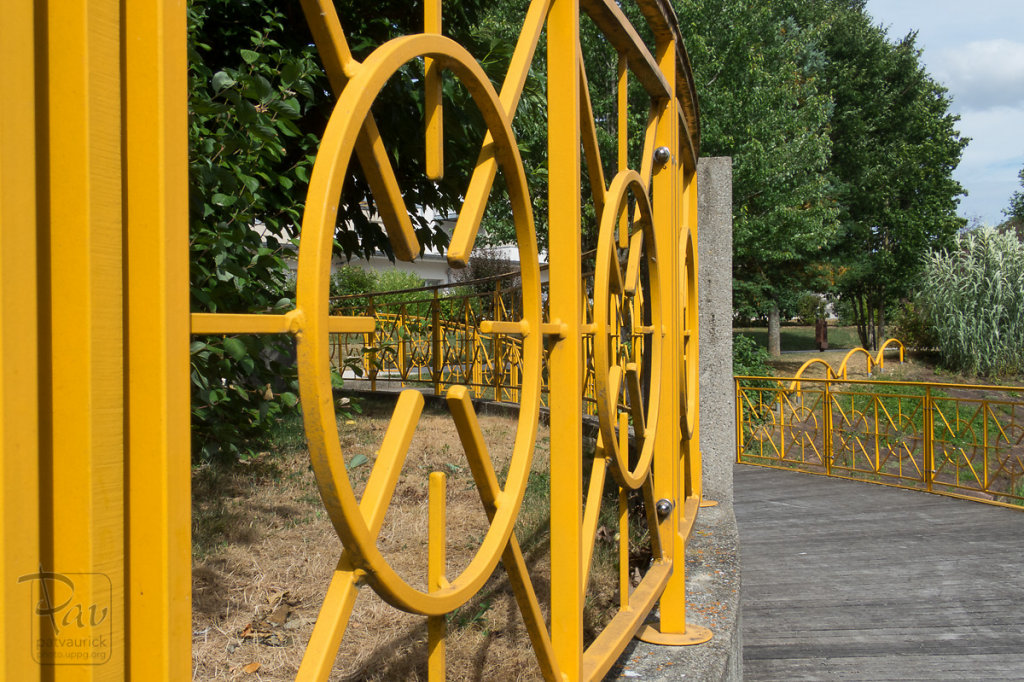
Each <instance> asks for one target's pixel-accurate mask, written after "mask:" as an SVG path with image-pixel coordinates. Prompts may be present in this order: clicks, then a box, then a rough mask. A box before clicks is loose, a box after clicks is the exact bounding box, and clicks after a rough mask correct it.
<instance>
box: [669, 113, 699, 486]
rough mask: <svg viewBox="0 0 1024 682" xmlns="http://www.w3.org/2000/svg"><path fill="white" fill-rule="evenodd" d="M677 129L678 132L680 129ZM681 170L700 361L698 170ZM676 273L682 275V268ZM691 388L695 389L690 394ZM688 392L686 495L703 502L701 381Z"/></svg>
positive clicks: (690, 306)
mask: <svg viewBox="0 0 1024 682" xmlns="http://www.w3.org/2000/svg"><path fill="white" fill-rule="evenodd" d="M676 130H677V131H678V128H676ZM677 170H678V173H679V176H680V180H681V182H682V184H683V191H682V197H681V200H682V201H681V203H682V212H683V225H682V229H681V230H680V232H679V234H678V238H679V239H682V240H684V243H685V239H686V237H687V232H688V233H689V237H690V239H691V241H692V244H693V264H692V270H693V288H692V290H690V289H689V288H688V289H687V296H688V297H689V300H688V301H687V302H686V315H687V316H688V318H689V320H688V322H687V324H688V326H689V332H690V333H689V337H688V339H687V342H686V357H687V358H691V357H697V358H700V329H699V324H700V316H699V315H698V314H697V307H698V301H699V300H700V292H699V291H698V287H699V286H700V277H698V276H697V274H696V273H698V272H700V269H699V268H700V260H699V258H700V256H699V254H700V250H699V249H698V248H697V234H698V230H697V169H696V168H690V167H684V166H683V164H682V163H680V164H679V167H678V169H677ZM676 272H679V268H678V266H677V268H676ZM684 285H686V286H688V284H687V283H684ZM676 291H680V288H679V287H677V288H676ZM681 308H682V306H677V308H676V310H680V309H681ZM698 365H699V362H698V363H694V364H693V365H692V366H693V367H697V366H698ZM688 376H689V375H688ZM690 388H692V389H693V390H692V391H689V389H690ZM687 391H688V392H692V393H693V395H687V401H688V402H689V401H692V402H693V404H694V405H695V409H694V414H695V415H697V416H696V418H695V419H694V423H693V430H692V432H691V433H690V434H689V438H686V439H685V440H686V443H685V444H684V448H683V452H684V453H685V457H686V471H685V475H686V482H685V484H684V486H683V488H684V489H683V495H684V497H687V498H689V497H693V498H696V499H700V498H702V497H703V495H704V490H703V483H702V481H703V462H702V460H701V452H700V381H697V380H692V381H691V383H690V387H689V388H687Z"/></svg>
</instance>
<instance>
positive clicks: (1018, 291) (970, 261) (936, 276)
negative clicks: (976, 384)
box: [922, 228, 1024, 375]
mask: <svg viewBox="0 0 1024 682" xmlns="http://www.w3.org/2000/svg"><path fill="white" fill-rule="evenodd" d="M922 284H923V286H922V302H923V303H924V304H925V305H926V306H927V308H928V311H929V315H930V317H931V327H932V330H933V331H934V333H935V338H936V340H937V342H938V348H939V353H940V355H941V357H942V361H943V364H945V365H946V366H948V367H949V368H950V369H953V370H957V371H963V372H970V373H976V374H989V375H1006V374H1019V373H1021V372H1024V244H1022V243H1021V242H1020V240H1018V239H1017V238H1016V236H1015V235H1012V234H1000V233H999V232H997V231H996V230H994V229H992V228H983V229H980V230H974V231H971V232H968V233H966V234H962V235H959V236H958V237H957V239H956V243H955V245H954V247H953V248H952V249H951V250H948V251H946V250H943V251H937V252H933V253H930V254H929V255H928V256H927V257H926V263H925V272H924V281H923V283H922Z"/></svg>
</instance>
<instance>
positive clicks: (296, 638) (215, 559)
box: [193, 408, 617, 680]
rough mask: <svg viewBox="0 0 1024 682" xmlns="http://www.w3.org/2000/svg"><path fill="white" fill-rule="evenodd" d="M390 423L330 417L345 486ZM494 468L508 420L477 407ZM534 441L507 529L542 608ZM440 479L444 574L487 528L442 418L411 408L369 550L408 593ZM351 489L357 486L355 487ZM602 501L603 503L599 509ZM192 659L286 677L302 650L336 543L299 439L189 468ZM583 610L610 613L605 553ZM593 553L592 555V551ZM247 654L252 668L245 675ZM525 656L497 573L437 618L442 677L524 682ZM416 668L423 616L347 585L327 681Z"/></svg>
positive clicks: (528, 664) (517, 621) (418, 671)
mask: <svg viewBox="0 0 1024 682" xmlns="http://www.w3.org/2000/svg"><path fill="white" fill-rule="evenodd" d="M389 419H390V409H389V408H386V409H374V410H371V411H368V413H367V414H366V415H363V416H360V417H359V418H358V419H357V420H356V421H355V422H354V423H352V422H348V423H346V422H345V421H342V422H341V423H340V424H339V431H340V433H341V440H342V445H343V447H344V450H345V453H346V456H347V457H348V458H349V461H352V459H351V458H353V457H355V456H356V455H360V454H362V455H365V456H366V457H367V458H368V462H367V463H366V464H363V465H361V466H357V467H355V468H353V469H351V470H350V475H351V476H352V477H353V479H354V484H355V485H356V486H357V488H361V486H362V485H363V484H364V483H365V480H366V478H367V476H368V475H369V472H370V470H371V468H372V463H373V461H374V458H375V449H376V447H377V446H378V444H379V443H380V441H381V439H382V437H383V435H384V431H385V429H386V428H387V424H388V421H389ZM480 422H481V426H482V430H483V433H484V435H485V438H486V439H487V441H488V447H489V450H490V452H491V453H492V459H493V461H494V467H495V469H496V470H497V471H498V472H499V478H503V472H504V470H505V466H506V464H507V458H508V454H509V453H510V452H511V446H512V443H513V442H514V438H515V428H516V422H515V421H514V420H513V419H509V418H506V417H500V416H487V415H484V416H481V418H480ZM548 455H549V449H548V438H547V429H546V428H543V427H542V428H541V430H540V433H539V438H538V443H537V446H536V454H535V459H534V464H533V472H532V473H531V477H530V483H529V486H528V490H527V494H526V500H525V502H524V509H523V512H522V513H521V515H520V518H519V520H518V522H517V527H516V534H517V537H518V538H519V541H520V543H521V544H522V546H523V551H524V554H525V555H526V560H527V563H528V565H529V566H530V571H531V577H532V579H533V584H534V587H535V589H536V590H537V593H538V598H539V600H540V603H541V605H542V607H543V608H544V609H545V610H546V609H547V605H548V602H549V594H548V588H547V585H548V574H549V553H548V516H547V513H548V512H547V496H548V487H549V486H548V477H547V467H548ZM431 471H444V472H445V473H446V474H447V475H448V493H447V505H448V543H447V551H448V575H449V577H454V576H455V575H457V573H458V571H460V570H461V568H462V567H464V566H465V565H466V564H468V562H469V561H470V559H471V558H472V556H473V553H474V552H475V551H476V548H477V546H478V545H479V542H480V540H481V539H482V538H483V536H484V533H485V532H486V529H487V522H486V516H485V515H484V513H483V508H482V506H481V503H480V499H479V496H478V494H477V492H476V489H475V487H474V486H473V482H472V477H471V474H470V472H469V468H468V466H467V464H466V459H465V455H464V454H463V451H462V447H461V445H460V443H459V440H458V436H457V434H456V432H455V428H454V424H453V423H452V421H451V417H450V416H448V415H447V414H446V413H431V412H429V411H428V412H425V413H424V415H423V418H422V420H421V421H420V424H419V426H418V428H417V430H416V436H415V438H414V440H413V443H412V447H411V448H410V452H409V458H408V460H407V461H406V462H405V465H404V467H403V471H402V476H401V478H400V480H399V483H398V487H397V490H396V493H395V497H394V499H393V501H392V505H391V507H390V508H389V510H388V513H387V516H386V519H385V523H384V527H383V529H382V531H381V533H380V537H379V541H378V546H379V547H380V549H381V551H382V552H383V553H384V555H385V557H387V558H388V560H389V561H390V562H391V563H392V565H393V566H394V567H395V568H396V570H397V571H398V572H399V573H400V574H401V575H402V576H403V577H405V578H406V579H407V580H408V581H409V582H410V583H411V584H413V585H414V586H416V587H419V588H420V589H422V588H423V587H424V586H425V584H426V566H427V548H426V537H427V531H426V528H427V505H426V499H427V477H428V475H429V473H430V472H431ZM357 492H359V491H358V490H357ZM609 511H611V510H610V509H609ZM193 534H194V561H193V592H194V594H193V630H194V632H193V668H194V676H195V678H196V679H203V680H233V679H245V680H256V679H259V680H285V679H293V678H294V676H295V673H296V671H297V670H298V666H299V663H300V662H301V660H302V653H303V651H304V650H305V646H306V642H307V640H308V638H309V635H310V632H311V631H312V628H313V623H314V622H315V619H316V617H317V613H318V611H319V608H320V604H321V601H322V600H323V596H324V593H325V591H326V588H327V585H328V582H329V580H330V577H331V573H332V570H333V568H334V566H335V564H336V562H337V559H338V557H339V556H340V554H341V549H342V548H341V543H340V541H339V540H338V538H337V536H336V534H335V533H334V529H333V527H332V526H331V524H330V521H329V520H328V518H327V516H326V513H325V512H324V510H323V507H322V504H321V502H320V498H319V494H318V492H317V490H316V484H315V481H314V477H313V474H312V471H311V469H310V466H309V463H308V455H307V453H306V452H305V451H304V450H303V449H301V448H292V449H290V450H286V451H282V452H275V453H265V454H264V455H262V456H261V457H259V458H257V459H255V460H253V461H252V462H250V463H249V464H248V465H244V466H239V467H236V468H234V469H232V470H229V471H224V470H217V469H213V468H202V469H197V470H196V471H195V472H194V475H193ZM597 553H598V555H599V557H598V559H599V562H598V564H599V565H598V566H596V567H595V569H594V579H593V580H592V588H591V591H590V593H589V595H588V600H589V601H588V603H589V604H590V605H591V608H590V609H589V610H588V613H587V615H586V619H587V622H588V625H589V626H590V627H591V628H592V629H596V628H599V627H601V626H602V625H603V624H604V622H606V621H607V619H608V618H609V617H610V615H612V614H613V607H614V604H615V602H616V601H617V594H616V593H615V590H614V585H615V584H616V581H615V578H614V575H615V570H616V567H615V566H614V559H613V558H612V557H613V555H614V550H613V549H612V548H611V547H610V546H609V547H607V548H602V547H599V548H598V552H597ZM602 557H603V558H604V559H605V561H603V562H602V561H601V559H602ZM255 664H259V667H258V670H256V671H255V672H252V673H248V672H246V671H247V670H252V669H253V668H254V667H255ZM536 670H537V668H536V662H535V660H534V656H533V653H532V651H531V648H530V644H529V639H528V637H527V635H526V631H525V628H524V626H523V623H522V618H521V616H520V615H519V611H518V607H517V606H516V604H515V600H514V598H513V596H512V592H511V589H510V588H509V586H508V581H507V579H506V577H505V573H504V571H503V570H502V569H501V567H500V564H499V568H498V569H497V571H496V572H495V575H494V576H493V577H492V578H491V580H490V581H489V582H488V584H487V585H486V586H485V588H484V589H483V590H482V591H481V593H480V594H479V595H477V596H476V597H475V598H474V599H472V600H471V601H470V602H469V603H467V604H466V605H465V606H463V607H462V608H461V609H459V610H458V611H457V612H455V613H454V614H452V615H450V616H449V639H448V677H449V679H457V680H461V679H468V680H492V679H504V680H520V679H522V680H526V679H535V678H536V677H537V672H536ZM425 677H426V621H425V619H424V618H422V617H419V616H412V615H409V614H405V613H403V612H400V611H398V610H396V609H394V608H392V607H391V606H389V605H387V604H385V603H384V602H383V601H382V600H381V599H380V598H379V597H377V595H376V594H374V593H373V591H372V590H371V589H369V588H365V589H363V590H361V592H360V595H359V597H358V599H357V600H356V607H355V611H354V613H353V615H352V618H351V620H350V621H349V625H348V629H347V631H346V633H345V637H344V640H343V642H342V646H341V650H340V652H339V655H338V658H337V660H336V663H335V666H334V670H333V672H332V675H331V679H337V680H417V679H424V678H425Z"/></svg>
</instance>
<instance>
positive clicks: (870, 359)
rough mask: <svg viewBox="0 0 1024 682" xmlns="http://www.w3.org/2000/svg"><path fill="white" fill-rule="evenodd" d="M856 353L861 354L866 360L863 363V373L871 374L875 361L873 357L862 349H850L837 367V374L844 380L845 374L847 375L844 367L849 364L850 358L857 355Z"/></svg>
mask: <svg viewBox="0 0 1024 682" xmlns="http://www.w3.org/2000/svg"><path fill="white" fill-rule="evenodd" d="M858 353H861V354H863V355H864V357H865V358H866V360H865V361H864V369H865V371H866V372H867V373H868V374H871V367H872V365H873V364H874V362H875V359H874V358H873V357H871V353H869V352H868V351H866V350H864V349H863V348H859V347H858V348H853V349H851V350H850V352H849V353H847V354H846V356H845V357H844V358H843V361H842V363H840V365H839V374H840V375H841V376H842V377H843V378H844V379H845V378H846V373H847V369H846V365H847V364H848V363H849V362H850V358H852V357H853V356H854V355H857V354H858Z"/></svg>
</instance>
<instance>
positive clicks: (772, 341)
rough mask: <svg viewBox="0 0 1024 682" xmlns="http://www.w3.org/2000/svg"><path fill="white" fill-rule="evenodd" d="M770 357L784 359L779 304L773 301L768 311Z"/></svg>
mask: <svg viewBox="0 0 1024 682" xmlns="http://www.w3.org/2000/svg"><path fill="white" fill-rule="evenodd" d="M768 355H769V356H771V357H773V358H778V357H782V344H781V342H780V340H779V304H778V303H776V302H775V301H772V307H771V309H770V310H769V311H768Z"/></svg>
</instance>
